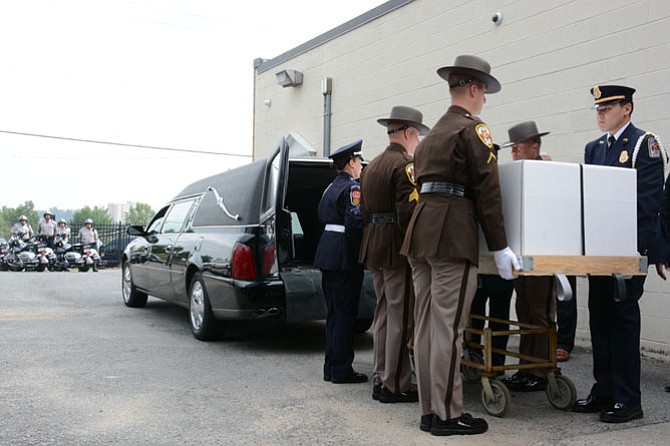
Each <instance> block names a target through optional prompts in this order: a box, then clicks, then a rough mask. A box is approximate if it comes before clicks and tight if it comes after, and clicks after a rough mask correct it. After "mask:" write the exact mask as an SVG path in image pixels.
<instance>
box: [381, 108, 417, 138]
mask: <svg viewBox="0 0 670 446" xmlns="http://www.w3.org/2000/svg"><path fill="white" fill-rule="evenodd" d="M377 122H378V123H380V124H381V125H383V126H384V127H388V125H389V124H390V123H392V122H401V123H404V124H407V125H408V126H410V127H414V128H416V129H418V130H419V134H420V135H425V134H426V133H428V132H429V131H430V127H428V126H426V125H424V124H423V114H422V113H421V112H420V111H419V110H417V109H415V108H412V107H405V106H403V105H396V106H395V107H393V108H392V109H391V114H390V115H389V117H388V118H382V119H377Z"/></svg>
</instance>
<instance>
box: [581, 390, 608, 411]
mask: <svg viewBox="0 0 670 446" xmlns="http://www.w3.org/2000/svg"><path fill="white" fill-rule="evenodd" d="M611 408H612V402H611V401H609V400H605V399H602V398H596V397H595V396H593V395H591V394H589V396H587V397H586V398H582V399H580V400H577V402H575V405H574V406H572V411H573V412H578V413H596V412H603V411H606V410H609V409H611Z"/></svg>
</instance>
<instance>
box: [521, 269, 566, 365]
mask: <svg viewBox="0 0 670 446" xmlns="http://www.w3.org/2000/svg"><path fill="white" fill-rule="evenodd" d="M514 282H515V283H514V289H515V290H516V315H517V317H518V318H519V322H524V323H527V324H533V325H537V326H539V327H543V328H546V327H549V326H550V325H551V324H552V323H553V322H554V320H555V314H556V301H555V299H554V278H553V276H552V277H533V276H527V277H519V278H518V279H516V280H515V281H514ZM519 353H521V354H523V355H528V356H533V357H535V358H541V359H545V360H547V361H548V360H549V335H546V334H541V335H538V334H528V335H521V340H520V341H519ZM519 362H520V363H521V364H528V363H529V361H524V360H521V361H519ZM527 372H528V373H531V374H533V375H535V376H539V377H540V378H546V376H547V370H546V369H530V370H527Z"/></svg>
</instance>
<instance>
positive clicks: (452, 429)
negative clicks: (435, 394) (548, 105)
mask: <svg viewBox="0 0 670 446" xmlns="http://www.w3.org/2000/svg"><path fill="white" fill-rule="evenodd" d="M488 429H489V425H488V424H487V423H486V420H484V419H483V418H473V417H472V415H470V414H467V413H464V414H463V415H461V416H460V417H458V418H451V419H449V420H447V421H442V420H440V417H438V416H435V417H433V423H432V425H431V427H430V433H431V434H432V435H438V436H446V435H476V434H483V433H484V432H486V431H487V430H488Z"/></svg>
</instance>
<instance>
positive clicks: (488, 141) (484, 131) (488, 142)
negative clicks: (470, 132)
mask: <svg viewBox="0 0 670 446" xmlns="http://www.w3.org/2000/svg"><path fill="white" fill-rule="evenodd" d="M475 132H476V133H477V136H478V137H479V139H480V140H481V141H482V142H483V143H484V145H485V146H486V147H488V148H489V149H493V138H491V131H490V130H489V128H488V127H487V126H486V124H478V125H477V127H475Z"/></svg>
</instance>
